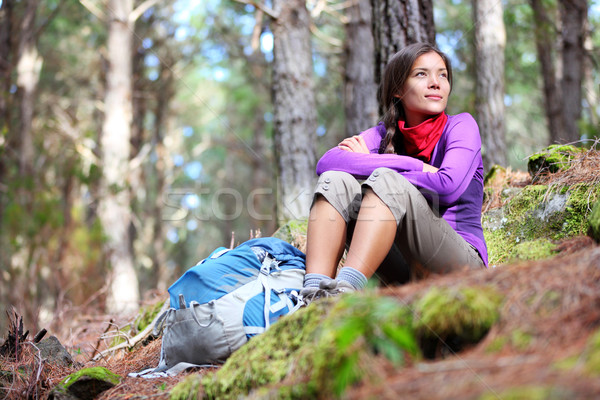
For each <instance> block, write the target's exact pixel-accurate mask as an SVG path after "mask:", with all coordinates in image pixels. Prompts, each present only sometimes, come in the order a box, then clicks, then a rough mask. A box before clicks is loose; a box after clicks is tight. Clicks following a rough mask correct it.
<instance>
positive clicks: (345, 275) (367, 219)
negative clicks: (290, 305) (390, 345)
mask: <svg viewBox="0 0 600 400" xmlns="http://www.w3.org/2000/svg"><path fill="white" fill-rule="evenodd" d="M451 89H452V69H451V65H450V62H449V60H448V58H447V57H446V55H445V54H444V53H442V52H440V51H439V50H438V49H436V48H435V47H433V46H431V45H429V44H426V43H417V44H413V45H410V46H407V47H405V48H404V49H402V50H401V51H399V52H398V53H396V54H395V55H394V56H393V57H392V59H391V60H390V62H389V63H388V65H387V66H386V69H385V71H384V73H383V77H382V82H381V86H380V88H379V93H378V95H379V99H380V102H381V104H382V106H383V109H384V112H385V113H384V116H383V119H382V122H380V124H379V125H378V126H376V127H373V128H371V129H368V130H366V131H364V132H362V133H361V134H360V135H357V136H353V137H350V138H347V139H344V140H343V141H342V142H341V143H340V144H339V145H338V146H337V147H335V148H333V149H331V150H329V151H328V152H327V153H325V154H324V155H323V157H322V158H321V159H320V160H319V162H318V164H317V174H319V175H320V176H319V181H318V183H317V187H316V190H315V197H314V200H313V205H312V207H311V212H310V216H309V222H308V232H307V250H306V276H305V280H304V289H303V290H302V293H301V294H302V296H303V298H304V299H305V303H309V302H310V301H311V300H314V299H315V298H318V297H322V296H328V295H332V294H337V293H341V292H347V291H354V290H358V289H361V288H363V287H364V286H365V285H366V283H367V279H368V278H370V277H371V276H372V275H373V274H374V273H375V271H378V275H382V277H383V278H384V279H388V280H390V279H393V280H395V281H399V282H406V281H407V280H408V279H409V277H410V276H411V275H414V274H415V273H417V272H419V271H421V272H423V271H425V272H433V273H447V272H451V271H455V270H459V269H462V268H485V267H486V266H487V248H486V244H485V240H484V237H483V229H482V227H481V205H482V202H483V163H482V159H481V138H480V136H479V128H478V127H477V123H476V122H475V120H474V119H473V117H472V116H471V115H469V114H467V113H463V114H458V115H447V114H446V113H445V109H446V105H447V102H448V96H449V95H450V91H451ZM346 246H348V253H347V257H346V260H345V263H344V266H343V268H341V269H340V271H339V272H338V273H337V277H336V279H333V278H334V277H335V276H336V275H335V274H336V272H337V266H338V263H339V261H340V259H341V257H342V255H343V252H344V249H345V248H346Z"/></svg>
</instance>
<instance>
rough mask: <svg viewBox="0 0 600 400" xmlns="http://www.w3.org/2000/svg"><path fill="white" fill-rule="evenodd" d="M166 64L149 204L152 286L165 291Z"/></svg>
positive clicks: (169, 92) (169, 91)
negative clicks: (151, 199)
mask: <svg viewBox="0 0 600 400" xmlns="http://www.w3.org/2000/svg"><path fill="white" fill-rule="evenodd" d="M169 61H171V62H169V64H167V65H165V64H164V63H163V64H161V68H160V69H161V74H160V80H161V90H160V91H159V93H157V101H156V111H155V113H154V115H155V117H156V118H155V121H154V143H155V151H156V157H157V161H156V163H154V173H155V175H156V176H155V182H156V187H155V192H156V193H155V195H156V197H155V199H154V204H153V207H152V220H153V226H152V270H153V272H154V275H155V277H156V279H157V281H156V288H157V289H158V290H160V291H166V290H167V283H168V282H169V281H168V278H169V277H168V274H167V254H166V251H165V249H166V246H165V237H166V235H165V228H164V224H163V218H162V215H163V208H164V203H163V199H164V196H163V195H164V192H165V189H166V174H167V163H168V161H167V159H168V157H169V155H168V154H167V151H166V148H165V132H166V131H167V120H168V116H169V105H170V103H171V99H172V98H173V95H174V91H173V84H174V77H173V71H172V70H171V68H170V67H169V65H173V62H172V61H173V60H171V59H169Z"/></svg>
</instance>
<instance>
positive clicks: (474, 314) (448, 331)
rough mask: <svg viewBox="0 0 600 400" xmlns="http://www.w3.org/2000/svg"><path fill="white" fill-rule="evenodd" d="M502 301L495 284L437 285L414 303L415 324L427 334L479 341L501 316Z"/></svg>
mask: <svg viewBox="0 0 600 400" xmlns="http://www.w3.org/2000/svg"><path fill="white" fill-rule="evenodd" d="M501 303H502V296H501V295H499V294H498V293H497V292H496V291H495V290H494V289H493V288H491V287H463V288H438V287H433V288H431V289H429V291H428V292H427V293H426V294H425V295H424V296H423V297H422V298H421V299H419V300H418V301H417V302H416V303H415V304H414V309H415V314H416V317H415V326H416V329H417V331H418V332H419V333H420V334H422V335H424V336H439V337H441V338H444V337H448V336H450V335H456V336H459V337H463V338H466V339H469V340H475V341H476V340H479V339H480V338H481V337H483V336H484V335H485V334H486V333H487V332H488V330H489V329H490V327H491V326H492V325H493V324H494V322H496V321H497V320H498V317H499V316H500V305H501Z"/></svg>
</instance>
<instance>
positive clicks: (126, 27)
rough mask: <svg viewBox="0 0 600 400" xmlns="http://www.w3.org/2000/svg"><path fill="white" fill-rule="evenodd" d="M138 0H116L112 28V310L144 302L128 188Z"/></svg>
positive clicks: (104, 213) (108, 222) (107, 174)
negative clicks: (134, 251) (134, 22)
mask: <svg viewBox="0 0 600 400" xmlns="http://www.w3.org/2000/svg"><path fill="white" fill-rule="evenodd" d="M132 10H133V0H111V1H110V2H109V6H108V7H107V11H108V14H110V17H109V18H110V22H109V32H108V44H107V54H108V63H109V65H108V71H107V75H106V95H105V100H104V108H105V115H104V123H103V127H102V138H101V147H102V166H103V190H102V194H101V198H100V205H99V210H98V215H99V216H100V220H101V222H102V226H103V227H104V232H105V234H106V237H107V239H106V240H107V243H106V244H107V251H108V259H109V261H110V265H111V268H112V270H111V274H110V287H109V290H108V297H107V310H108V311H109V312H111V313H129V312H132V311H135V310H137V308H138V306H139V304H138V303H139V299H140V296H139V287H138V286H139V285H138V278H137V274H136V271H135V268H134V263H133V255H132V249H131V246H130V239H129V235H130V232H129V225H130V223H131V204H130V193H129V190H128V189H127V184H128V176H129V153H130V147H131V146H130V138H131V122H132V103H131V90H132V82H131V76H132V56H131V54H132V53H131V47H132V36H133V34H132V32H133V25H132V23H131V22H129V15H130V13H131V11H132Z"/></svg>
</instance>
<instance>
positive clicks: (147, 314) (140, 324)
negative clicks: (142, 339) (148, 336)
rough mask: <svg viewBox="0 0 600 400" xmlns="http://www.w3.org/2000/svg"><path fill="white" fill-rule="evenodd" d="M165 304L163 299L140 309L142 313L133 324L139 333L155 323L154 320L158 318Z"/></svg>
mask: <svg viewBox="0 0 600 400" xmlns="http://www.w3.org/2000/svg"><path fill="white" fill-rule="evenodd" d="M164 303H165V300H164V299H162V300H159V301H157V302H156V303H154V304H150V305H148V306H146V307H142V308H141V309H140V312H139V313H138V315H137V317H136V318H135V322H134V323H133V325H134V326H135V328H136V330H137V332H138V333H139V332H141V331H143V330H144V329H146V328H147V327H148V325H150V323H152V321H154V318H156V316H157V315H158V313H159V312H160V310H161V308H162V306H163V304H164Z"/></svg>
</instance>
